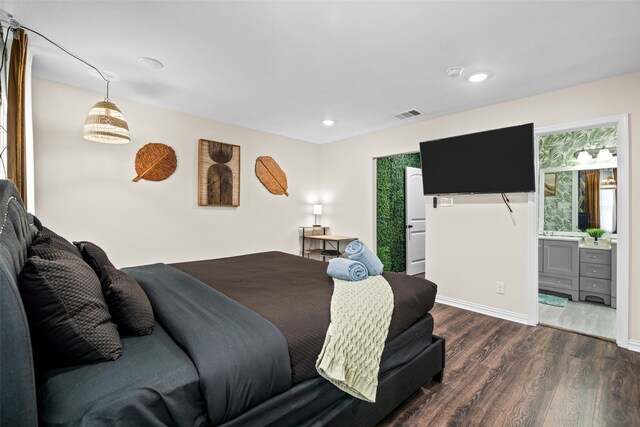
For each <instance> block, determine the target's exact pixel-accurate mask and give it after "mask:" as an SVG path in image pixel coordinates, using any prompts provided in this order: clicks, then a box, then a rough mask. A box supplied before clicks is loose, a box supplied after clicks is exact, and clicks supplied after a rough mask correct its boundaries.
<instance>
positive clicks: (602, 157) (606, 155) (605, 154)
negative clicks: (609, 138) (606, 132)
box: [598, 147, 613, 162]
mask: <svg viewBox="0 0 640 427" xmlns="http://www.w3.org/2000/svg"><path fill="white" fill-rule="evenodd" d="M612 157H613V154H611V151H609V149H608V148H605V147H602V148H601V149H600V151H599V152H598V161H600V162H606V161H607V160H611V158H612Z"/></svg>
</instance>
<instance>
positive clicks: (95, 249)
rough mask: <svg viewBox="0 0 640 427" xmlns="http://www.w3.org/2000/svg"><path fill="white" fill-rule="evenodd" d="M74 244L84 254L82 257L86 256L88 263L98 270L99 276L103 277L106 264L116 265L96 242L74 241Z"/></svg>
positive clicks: (94, 269)
mask: <svg viewBox="0 0 640 427" xmlns="http://www.w3.org/2000/svg"><path fill="white" fill-rule="evenodd" d="M73 244H74V245H76V247H77V248H78V250H79V251H80V253H81V254H82V258H84V260H85V261H86V263H87V264H89V265H90V266H91V268H93V271H95V272H96V274H97V275H98V277H102V273H103V269H102V267H104V266H105V265H106V266H109V267H114V265H113V264H112V263H111V261H110V260H109V257H108V256H107V254H106V253H105V252H104V251H103V250H102V248H101V247H100V246H98V245H96V244H95V243H91V242H73ZM102 291H103V292H104V291H105V289H104V288H103V289H102Z"/></svg>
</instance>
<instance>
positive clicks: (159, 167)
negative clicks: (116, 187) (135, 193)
mask: <svg viewBox="0 0 640 427" xmlns="http://www.w3.org/2000/svg"><path fill="white" fill-rule="evenodd" d="M177 166H178V159H177V158H176V152H175V151H173V148H171V147H169V146H168V145H165V144H160V143H156V142H151V143H149V144H147V145H145V146H144V147H142V148H141V149H139V150H138V153H137V154H136V173H137V174H138V176H136V177H135V178H133V182H138V181H140V179H142V178H144V179H146V180H149V181H162V180H165V179H167V178H169V177H170V176H171V175H172V174H173V172H175V170H176V167H177Z"/></svg>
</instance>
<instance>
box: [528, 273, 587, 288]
mask: <svg viewBox="0 0 640 427" xmlns="http://www.w3.org/2000/svg"><path fill="white" fill-rule="evenodd" d="M538 286H539V287H540V288H547V287H549V288H553V289H563V290H566V291H577V290H578V278H577V277H573V276H555V275H551V274H538Z"/></svg>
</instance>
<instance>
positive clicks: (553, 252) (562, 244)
mask: <svg viewBox="0 0 640 427" xmlns="http://www.w3.org/2000/svg"><path fill="white" fill-rule="evenodd" d="M616 256H617V245H616V244H615V243H614V242H612V244H611V245H610V246H609V245H606V246H594V245H585V244H583V243H582V238H580V237H565V236H540V237H539V238H538V288H539V289H540V290H543V291H545V290H546V291H551V292H554V293H560V294H565V295H568V296H570V297H571V300H572V301H587V300H588V301H594V302H602V303H604V304H605V305H610V306H612V307H614V308H615V306H616V293H615V286H616V279H615V276H616V274H615V273H616V271H615V265H616Z"/></svg>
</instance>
